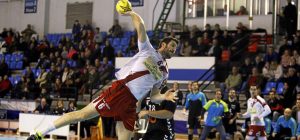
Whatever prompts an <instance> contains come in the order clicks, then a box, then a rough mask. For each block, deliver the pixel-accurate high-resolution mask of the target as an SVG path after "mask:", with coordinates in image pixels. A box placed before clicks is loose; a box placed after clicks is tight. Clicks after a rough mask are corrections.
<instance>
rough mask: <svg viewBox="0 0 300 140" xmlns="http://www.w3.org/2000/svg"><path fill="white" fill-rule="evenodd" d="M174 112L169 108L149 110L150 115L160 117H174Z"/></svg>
mask: <svg viewBox="0 0 300 140" xmlns="http://www.w3.org/2000/svg"><path fill="white" fill-rule="evenodd" d="M173 115H174V114H173V113H172V112H171V111H168V110H159V111H148V116H150V117H153V118H158V119H172V118H173Z"/></svg>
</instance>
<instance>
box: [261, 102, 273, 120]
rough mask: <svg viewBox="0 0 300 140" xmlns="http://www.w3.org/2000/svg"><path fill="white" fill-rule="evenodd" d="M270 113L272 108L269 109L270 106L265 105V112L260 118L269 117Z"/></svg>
mask: <svg viewBox="0 0 300 140" xmlns="http://www.w3.org/2000/svg"><path fill="white" fill-rule="evenodd" d="M270 113H271V109H270V107H269V106H268V105H265V106H264V112H262V113H261V114H260V115H259V117H260V118H264V117H266V116H268V115H269V114H270Z"/></svg>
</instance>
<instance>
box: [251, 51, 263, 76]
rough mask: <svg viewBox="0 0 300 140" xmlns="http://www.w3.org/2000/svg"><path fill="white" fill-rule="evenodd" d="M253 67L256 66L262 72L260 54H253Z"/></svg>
mask: <svg viewBox="0 0 300 140" xmlns="http://www.w3.org/2000/svg"><path fill="white" fill-rule="evenodd" d="M253 65H254V67H257V69H258V70H259V72H260V73H261V72H262V68H263V67H264V65H265V63H264V62H263V60H262V58H261V57H260V55H257V56H255V61H254V63H253Z"/></svg>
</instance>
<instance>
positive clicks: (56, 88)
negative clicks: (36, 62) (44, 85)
mask: <svg viewBox="0 0 300 140" xmlns="http://www.w3.org/2000/svg"><path fill="white" fill-rule="evenodd" d="M62 86H63V84H62V82H61V79H60V78H56V79H55V83H54V94H55V95H56V96H57V97H60V94H61V92H62Z"/></svg>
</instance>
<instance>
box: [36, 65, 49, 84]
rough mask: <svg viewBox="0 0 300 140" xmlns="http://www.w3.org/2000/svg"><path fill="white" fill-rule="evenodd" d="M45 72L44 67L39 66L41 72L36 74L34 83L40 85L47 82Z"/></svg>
mask: <svg viewBox="0 0 300 140" xmlns="http://www.w3.org/2000/svg"><path fill="white" fill-rule="evenodd" d="M47 74H48V72H46V69H45V68H44V67H42V68H41V73H40V74H39V75H38V77H37V78H36V80H35V83H36V84H38V85H39V87H42V86H44V85H46V83H47Z"/></svg>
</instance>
